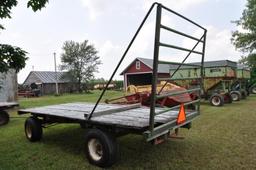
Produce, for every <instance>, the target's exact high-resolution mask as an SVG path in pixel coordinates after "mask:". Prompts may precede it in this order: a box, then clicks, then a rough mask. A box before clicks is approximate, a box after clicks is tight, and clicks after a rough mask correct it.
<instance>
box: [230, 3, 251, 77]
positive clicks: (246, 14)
mask: <svg viewBox="0 0 256 170" xmlns="http://www.w3.org/2000/svg"><path fill="white" fill-rule="evenodd" d="M235 23H236V24H237V26H241V27H242V29H243V30H244V31H242V32H241V31H238V30H237V31H235V32H233V33H232V39H231V40H232V43H233V44H234V46H235V47H236V48H237V49H239V50H240V51H242V52H244V53H246V56H243V57H242V59H241V60H240V61H239V62H240V63H242V64H245V65H247V66H249V67H250V68H251V69H252V78H256V75H255V74H254V72H255V71H254V70H256V0H247V5H246V8H245V9H244V11H243V14H242V17H241V18H240V19H239V20H238V21H235Z"/></svg>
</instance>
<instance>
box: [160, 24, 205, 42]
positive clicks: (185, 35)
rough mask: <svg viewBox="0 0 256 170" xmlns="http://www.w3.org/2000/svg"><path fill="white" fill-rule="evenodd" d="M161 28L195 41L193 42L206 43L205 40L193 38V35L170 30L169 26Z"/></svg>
mask: <svg viewBox="0 0 256 170" xmlns="http://www.w3.org/2000/svg"><path fill="white" fill-rule="evenodd" d="M161 28H163V29H165V30H168V31H171V32H174V33H176V34H179V35H182V36H184V37H187V38H190V39H193V40H196V41H200V42H202V43H203V42H204V41H203V40H200V39H199V38H196V37H193V36H191V35H188V34H185V33H183V32H180V31H177V30H175V29H172V28H170V27H167V26H165V25H161Z"/></svg>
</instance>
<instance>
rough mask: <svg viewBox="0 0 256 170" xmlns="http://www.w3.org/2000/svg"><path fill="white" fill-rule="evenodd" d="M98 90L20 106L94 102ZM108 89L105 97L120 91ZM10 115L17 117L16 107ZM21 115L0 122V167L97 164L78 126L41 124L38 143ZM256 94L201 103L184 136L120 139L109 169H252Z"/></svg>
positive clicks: (25, 101)
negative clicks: (156, 141)
mask: <svg viewBox="0 0 256 170" xmlns="http://www.w3.org/2000/svg"><path fill="white" fill-rule="evenodd" d="M99 94H100V91H95V92H93V93H92V94H84V95H79V94H75V95H63V96H59V97H55V96H45V97H40V98H29V99H21V100H20V105H21V108H28V107H34V106H43V105H49V104H58V103H68V102H77V101H87V102H95V101H96V99H97V97H98V95H99ZM120 94H121V92H113V91H112V92H109V93H108V94H107V96H106V98H108V97H109V98H112V97H115V96H119V95H120ZM11 114H12V116H15V117H16V116H17V115H16V113H15V112H12V113H11ZM24 121H25V119H24V118H21V119H20V118H13V119H11V121H10V123H9V124H8V125H6V126H2V127H0V170H9V169H15V170H16V169H37V170H38V169H49V170H52V169H98V168H96V167H94V166H91V165H90V164H89V163H88V161H87V159H86V158H85V157H84V153H83V152H84V151H83V136H84V131H85V130H83V129H81V128H80V127H79V126H78V125H74V124H70V125H65V124H63V125H58V126H53V127H50V128H47V129H44V137H43V139H42V141H40V142H38V143H30V142H28V141H27V139H26V138H25V135H24V127H23V126H24ZM255 129H256V96H250V97H248V98H247V99H246V100H242V101H240V102H235V103H233V104H229V105H225V106H224V107H218V108H217V107H211V106H209V105H208V104H207V103H203V104H202V114H201V115H200V117H199V118H198V119H196V120H195V121H194V122H193V127H192V129H190V130H186V129H182V130H181V135H182V136H184V137H185V139H184V140H169V141H167V142H165V143H163V144H161V145H158V146H152V145H150V144H148V143H146V142H145V141H144V140H143V138H142V136H136V135H127V136H124V137H121V138H119V140H118V141H119V143H120V146H121V148H120V149H121V160H120V161H119V162H118V163H117V164H116V165H115V166H113V167H112V169H118V170H119V169H159V170H162V169H178V170H181V169H256V131H255Z"/></svg>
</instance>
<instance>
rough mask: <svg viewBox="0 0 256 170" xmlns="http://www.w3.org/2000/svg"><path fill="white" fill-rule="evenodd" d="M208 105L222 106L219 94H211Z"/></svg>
mask: <svg viewBox="0 0 256 170" xmlns="http://www.w3.org/2000/svg"><path fill="white" fill-rule="evenodd" d="M210 103H211V105H212V106H223V104H224V98H223V96H221V95H220V94H213V95H212V96H211V97H210Z"/></svg>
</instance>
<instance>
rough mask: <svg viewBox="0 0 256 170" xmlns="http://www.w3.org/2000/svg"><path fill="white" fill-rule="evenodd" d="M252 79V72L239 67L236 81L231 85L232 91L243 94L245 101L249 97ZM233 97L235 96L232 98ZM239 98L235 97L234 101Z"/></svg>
mask: <svg viewBox="0 0 256 170" xmlns="http://www.w3.org/2000/svg"><path fill="white" fill-rule="evenodd" d="M250 78H251V73H250V70H249V69H247V68H245V67H243V66H241V65H238V68H237V70H236V79H235V80H234V82H233V83H232V85H231V89H232V91H239V92H240V94H241V99H245V98H246V97H247V96H248V95H249V89H248V85H249V80H250ZM232 97H233V96H232ZM236 98H237V96H234V97H233V99H234V100H235V99H236Z"/></svg>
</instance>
